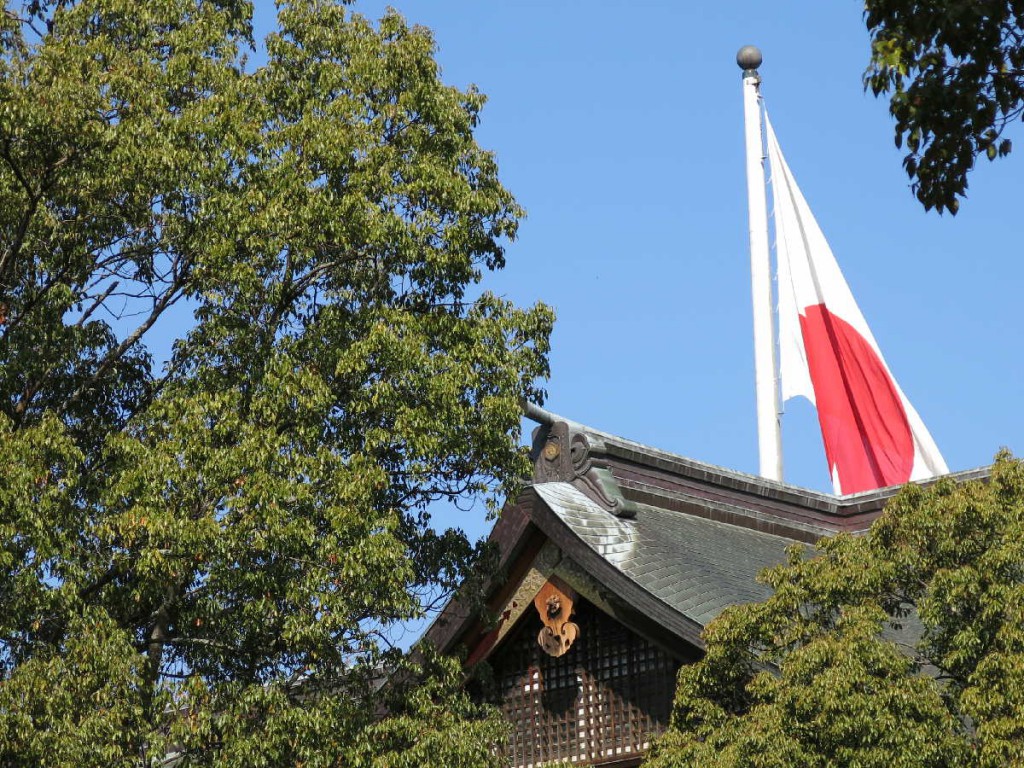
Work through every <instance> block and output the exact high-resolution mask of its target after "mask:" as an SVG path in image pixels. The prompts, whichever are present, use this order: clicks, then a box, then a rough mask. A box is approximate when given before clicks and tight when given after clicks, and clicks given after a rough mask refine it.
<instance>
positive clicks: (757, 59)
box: [736, 45, 762, 72]
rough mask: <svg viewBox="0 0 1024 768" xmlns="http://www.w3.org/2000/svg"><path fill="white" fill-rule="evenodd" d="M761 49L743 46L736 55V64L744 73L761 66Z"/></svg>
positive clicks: (753, 46) (754, 46)
mask: <svg viewBox="0 0 1024 768" xmlns="http://www.w3.org/2000/svg"><path fill="white" fill-rule="evenodd" d="M761 61H762V59H761V49H760V48H758V47H757V46H756V45H744V46H743V47H742V48H740V50H739V51H738V52H737V54H736V63H737V64H739V65H740V69H742V70H743V71H744V72H748V71H750V70H756V69H757V68H758V67H760V66H761Z"/></svg>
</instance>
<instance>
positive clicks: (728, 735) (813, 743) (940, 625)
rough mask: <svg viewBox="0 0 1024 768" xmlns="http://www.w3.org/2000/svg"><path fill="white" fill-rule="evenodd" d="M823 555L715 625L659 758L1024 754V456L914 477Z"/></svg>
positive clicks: (866, 761) (775, 577) (684, 676)
mask: <svg viewBox="0 0 1024 768" xmlns="http://www.w3.org/2000/svg"><path fill="white" fill-rule="evenodd" d="M808 554H809V553H808V552H806V551H805V550H804V549H803V548H794V549H793V550H792V551H791V553H790V559H789V562H788V563H787V564H785V565H782V566H779V567H777V568H774V569H770V570H768V571H767V572H766V573H765V574H764V577H763V578H764V579H765V580H766V582H767V583H768V584H770V585H771V586H772V587H773V588H774V590H775V592H774V594H773V596H772V597H771V598H769V599H768V600H767V601H765V602H764V603H761V604H752V605H745V606H739V607H735V608H732V609H729V610H728V611H726V612H725V613H723V614H722V616H721V617H719V619H718V620H716V621H715V622H713V623H712V624H711V625H709V627H708V628H707V631H706V640H707V655H706V656H705V657H704V659H702V660H701V661H700V662H699V663H697V664H694V665H692V666H688V667H684V668H683V669H682V670H681V671H680V675H679V687H678V690H677V694H676V700H675V705H674V710H673V715H672V723H671V727H670V730H669V732H668V734H667V735H666V736H665V737H664V739H663V740H662V741H661V742H660V743H659V744H658V745H657V747H656V749H655V751H654V754H653V757H652V759H651V760H650V761H649V762H648V763H647V765H650V766H654V767H655V768H669V767H670V766H690V765H693V766H697V765H699V766H712V767H714V766H721V767H722V768H724V767H725V766H729V767H730V768H739V766H749V767H750V768H753V767H754V766H757V767H759V768H765V767H768V766H780V767H781V766H794V765H800V766H822V767H823V768H824V766H840V767H842V766H850V767H851V768H852V766H858V767H861V768H873V767H876V766H877V768H883V767H884V768H911V767H914V768H925V767H929V768H933V767H938V766H977V767H979V768H981V767H984V768H996V766H1006V765H1020V764H1022V763H1024V464H1022V463H1021V462H1020V461H1017V460H1014V459H1011V458H1010V457H1009V456H1008V455H1006V454H1001V455H1000V456H999V457H997V460H996V463H995V466H994V467H993V468H992V475H991V480H990V482H988V483H985V482H980V481H977V482H968V483H963V484H959V485H958V484H956V483H954V482H952V481H951V480H948V479H947V480H940V481H939V482H938V483H936V484H935V485H934V486H933V487H931V488H929V489H927V490H922V489H921V488H920V487H917V486H908V487H907V488H905V489H903V490H902V491H901V492H900V493H899V495H898V496H896V497H895V498H894V499H893V500H892V501H891V502H890V504H889V506H888V507H887V509H886V511H885V513H884V515H883V516H882V517H881V518H880V519H879V520H878V521H877V522H876V523H875V524H874V525H873V526H872V528H871V530H870V531H869V533H868V534H867V535H865V536H863V537H852V536H849V535H839V536H836V537H835V538H830V539H824V540H822V541H821V542H820V543H819V544H818V545H817V551H816V553H814V554H815V556H814V557H808Z"/></svg>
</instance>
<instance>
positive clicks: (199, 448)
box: [0, 0, 552, 767]
mask: <svg viewBox="0 0 1024 768" xmlns="http://www.w3.org/2000/svg"><path fill="white" fill-rule="evenodd" d="M346 5H347V3H344V2H333V1H332V0H291V1H290V2H282V3H281V4H280V6H279V12H278V26H277V29H276V30H275V31H274V32H273V33H272V34H270V35H269V37H268V38H267V39H266V41H265V46H266V62H265V63H264V64H262V65H261V66H252V65H251V64H250V63H249V62H248V60H247V56H248V55H249V54H250V53H251V52H252V51H253V50H254V49H255V46H254V41H253V38H252V27H251V17H252V12H253V9H252V5H251V3H249V2H246V1H245V0H161V1H160V2H144V3H139V2H137V1H136V0H80V2H71V1H69V0H31V1H30V2H27V3H26V4H24V5H22V6H12V5H7V6H6V7H5V11H4V14H3V15H2V18H0V46H2V54H0V238H2V240H0V445H2V446H3V460H2V461H0V763H2V764H3V765H7V766H37V765H46V766H71V765H74V766H91V765H95V766H128V765H131V766H137V765H151V764H156V762H158V761H159V760H160V759H162V758H163V757H164V756H165V755H168V754H172V753H173V754H175V755H177V759H178V762H177V763H176V765H181V766H242V765H245V766H252V765H269V766H276V765H289V766H291V765H305V766H319V765H339V764H345V765H352V766H370V765H373V766H381V767H383V766H401V765H409V764H410V762H409V761H410V760H417V759H421V758H423V755H424V754H430V755H433V756H434V757H435V758H436V760H439V761H441V762H442V763H443V764H445V765H450V766H458V765H483V764H488V763H490V762H491V761H493V759H494V758H493V756H492V754H491V751H490V750H489V745H490V744H491V743H492V742H493V739H494V737H495V733H496V731H495V723H494V721H493V719H489V718H487V717H485V716H484V715H485V714H486V713H482V712H481V711H480V710H478V709H476V708H475V707H474V706H472V705H471V704H470V703H469V702H468V700H467V699H465V697H464V696H463V695H462V694H461V693H459V691H458V688H459V686H458V684H457V683H458V675H457V674H456V672H455V669H454V667H453V662H451V661H444V660H431V659H429V658H426V659H424V660H421V661H420V662H419V663H418V664H413V663H412V662H411V661H410V660H408V659H402V658H400V657H399V655H398V654H397V652H395V651H393V650H391V649H389V647H388V642H387V639H388V629H389V627H391V626H393V625H394V624H395V623H396V622H401V621H404V620H409V619H415V618H417V617H421V616H423V615H424V614H425V612H426V611H427V610H428V608H429V605H428V602H429V600H430V599H431V598H438V597H439V596H441V597H443V595H444V594H446V593H447V592H449V591H451V590H452V589H453V588H454V586H455V585H456V584H457V583H458V582H460V581H461V579H462V577H463V575H464V574H465V573H466V572H467V569H468V568H470V567H471V566H472V565H473V563H474V562H476V561H477V560H478V559H479V558H480V557H481V556H483V554H484V552H483V550H482V549H481V548H479V547H477V546H476V545H474V544H472V543H471V542H469V541H468V540H467V539H466V537H465V535H464V534H463V533H462V532H461V531H459V530H456V529H451V530H439V529H437V528H436V527H435V526H434V525H433V524H432V522H431V518H430V514H429V509H428V507H429V505H430V504H431V503H432V502H435V501H437V500H445V499H447V500H455V501H459V500H461V501H465V502H469V501H472V500H473V499H490V500H491V501H492V502H493V500H494V499H496V498H498V497H500V496H501V495H503V494H505V493H507V492H509V491H510V489H512V488H513V487H514V486H515V484H516V483H517V481H518V480H519V479H520V478H521V477H523V476H525V474H526V472H527V470H528V466H527V463H526V458H525V456H524V455H523V453H522V450H521V449H520V448H519V445H518V429H519V426H518V425H519V418H520V406H519V402H520V400H521V399H527V400H532V401H538V400H539V399H540V398H541V396H542V391H541V390H539V389H538V388H537V381H538V379H539V378H542V377H544V376H546V374H547V362H546V353H547V349H548V347H547V343H548V342H547V338H548V334H549V332H550V328H551V323H552V315H551V312H550V311H549V310H548V309H547V308H546V307H544V306H542V305H538V306H535V307H533V308H530V309H525V310H524V309H517V308H516V307H514V306H512V305H511V304H509V303H508V302H506V301H503V300H501V299H499V298H497V297H495V296H493V295H491V294H488V293H481V292H480V291H479V290H478V289H477V288H476V287H475V286H476V284H477V283H478V282H479V281H480V280H481V278H482V275H483V274H484V273H485V272H487V271H489V270H495V269H500V268H501V267H502V266H503V264H504V244H505V242H506V241H507V240H509V239H510V238H512V237H514V235H515V232H516V225H517V220H518V217H519V215H520V213H521V211H520V209H519V207H518V206H517V205H516V203H515V201H514V199H513V198H512V196H511V195H510V194H509V192H508V191H506V190H505V189H504V188H503V187H502V185H501V184H500V182H499V180H498V176H497V167H496V164H495V161H494V158H493V156H492V155H491V154H490V153H488V152H486V151H484V150H482V149H481V148H480V147H479V146H478V145H477V144H476V142H475V140H474V137H473V129H474V128H475V126H476V125H477V121H478V117H479V112H480V109H481V107H482V106H483V103H484V98H483V96H482V95H481V94H480V93H478V92H477V91H475V90H473V89H470V90H468V91H459V90H457V89H455V88H452V87H449V86H447V85H445V84H443V82H442V81H441V80H440V75H439V70H438V66H437V64H436V62H435V60H434V57H433V54H434V43H433V40H432V38H431V35H430V33H429V32H428V31H427V30H425V29H422V28H419V27H416V28H410V27H408V26H407V25H406V24H405V23H404V22H403V20H402V19H401V18H400V17H399V16H398V15H396V14H395V13H388V14H387V15H386V16H385V17H384V18H383V19H381V20H380V22H379V23H378V24H377V25H374V24H371V23H370V22H368V21H366V20H364V19H363V18H361V17H360V16H358V15H356V14H354V13H351V12H350V11H349V9H348V8H347V7H346ZM169 330H170V331H172V332H174V335H175V337H176V340H175V341H174V342H173V349H172V351H171V352H170V353H169V359H168V360H167V362H166V364H165V365H162V366H161V365H160V364H159V363H158V362H156V361H157V360H158V356H155V355H154V353H153V351H152V345H153V343H154V339H155V340H156V343H158V344H159V341H160V339H161V338H162V336H161V334H163V335H166V334H168V332H169ZM154 334H156V335H154ZM396 668H397V669H399V671H398V672H395V673H394V674H393V676H392V678H391V682H390V683H389V685H387V686H385V687H384V688H383V689H381V676H382V674H383V673H382V670H383V669H387V670H388V671H389V672H390V671H392V670H393V669H396ZM414 673H415V674H414ZM421 673H422V675H425V676H426V681H425V682H422V683H421V677H422V675H421ZM385 697H389V698H387V700H386V701H385V700H384V699H385ZM383 711H388V712H390V715H391V716H390V717H389V718H386V719H384V720H381V719H380V714H381V712H383ZM413 736H415V740H416V741H417V742H418V743H419V744H420V747H418V749H420V752H415V751H409V748H410V743H411V740H413ZM423 750H427V751H428V752H426V753H425V752H423ZM417 755H419V758H417V757H416V756H417ZM420 762H429V760H420Z"/></svg>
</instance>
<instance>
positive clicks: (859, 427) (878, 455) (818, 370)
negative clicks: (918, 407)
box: [800, 304, 914, 494]
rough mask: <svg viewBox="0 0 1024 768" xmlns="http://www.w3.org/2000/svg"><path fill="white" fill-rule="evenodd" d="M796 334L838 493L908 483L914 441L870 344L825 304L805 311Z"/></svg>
mask: <svg viewBox="0 0 1024 768" xmlns="http://www.w3.org/2000/svg"><path fill="white" fill-rule="evenodd" d="M800 330H801V333H802V335H803V340H804V349H805V350H806V351H807V364H808V367H809V368H810V374H811V383H812V384H813V385H814V399H815V401H816V407H817V410H818V422H819V423H820V425H821V436H822V438H823V439H824V441H825V455H826V457H827V458H828V466H829V470H830V472H833V471H834V470H833V468H835V467H837V468H838V474H839V481H840V484H841V488H842V492H843V493H844V494H846V493H857V492H858V491H868V490H872V489H874V488H881V487H884V486H887V485H898V484H900V483H905V482H907V481H908V480H910V474H911V471H912V470H913V467H914V441H913V436H912V434H911V431H910V424H909V422H908V421H907V414H906V411H905V410H904V408H903V403H902V402H901V400H900V395H899V392H898V391H897V389H896V385H895V383H894V382H893V380H892V377H891V376H890V375H889V372H888V371H887V370H886V368H885V364H884V363H883V362H882V360H881V359H880V358H879V356H878V353H877V352H875V350H874V349H873V348H872V347H871V344H870V343H868V341H867V340H866V339H865V338H864V337H863V336H862V335H861V334H860V333H858V332H857V331H856V330H855V329H854V328H853V326H851V325H850V324H849V323H847V322H846V321H845V320H843V319H842V318H840V317H838V316H836V315H834V314H832V313H831V312H829V311H828V309H826V307H825V305H824V304H815V305H813V306H810V307H806V308H805V310H804V312H803V313H801V315H800Z"/></svg>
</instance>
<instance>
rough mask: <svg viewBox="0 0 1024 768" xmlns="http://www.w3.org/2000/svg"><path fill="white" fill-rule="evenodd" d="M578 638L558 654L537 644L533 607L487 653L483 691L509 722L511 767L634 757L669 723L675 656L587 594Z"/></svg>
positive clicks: (599, 762) (578, 621)
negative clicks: (488, 669)
mask: <svg viewBox="0 0 1024 768" xmlns="http://www.w3.org/2000/svg"><path fill="white" fill-rule="evenodd" d="M574 621H575V623H576V624H577V625H578V626H579V629H580V634H579V638H578V639H577V640H576V642H575V643H574V644H573V646H572V647H571V648H570V649H569V651H568V652H567V653H565V654H564V655H563V656H561V657H558V658H553V657H551V656H548V655H547V654H545V653H544V652H543V651H542V650H541V648H540V647H539V646H538V644H537V633H538V632H539V631H540V628H541V626H542V625H541V622H540V618H539V617H538V616H537V614H536V611H531V612H530V613H529V614H528V615H527V616H524V617H523V619H522V620H521V624H520V626H518V627H516V629H515V630H513V632H512V634H511V635H510V636H509V637H508V638H507V640H506V641H505V642H504V643H503V644H502V647H501V648H500V649H498V651H497V652H496V653H495V654H494V655H492V656H491V658H490V659H489V663H490V667H491V672H492V675H493V679H492V683H491V684H490V685H489V686H488V687H489V691H488V693H487V694H486V695H487V698H489V699H490V700H491V701H492V702H493V703H495V704H497V705H498V706H499V707H500V708H501V710H502V711H503V713H504V714H505V717H506V718H508V720H509V721H510V723H511V725H512V731H513V732H512V736H511V738H510V740H509V743H508V745H507V750H508V752H507V754H508V757H509V758H510V762H511V765H513V766H516V768H519V767H525V766H538V765H543V764H547V763H551V762H565V763H572V764H575V765H604V764H611V763H624V762H632V760H631V758H636V757H638V756H639V755H642V754H643V753H644V752H646V750H647V748H648V747H649V745H650V742H651V741H652V740H653V739H654V738H655V737H656V736H657V735H658V734H660V733H661V732H662V731H663V730H664V729H665V727H666V725H667V723H668V716H669V712H670V710H671V705H672V696H673V693H674V690H675V678H676V671H677V670H678V668H679V662H678V661H677V660H675V659H674V658H673V657H672V656H670V655H669V654H668V653H666V652H665V651H664V650H662V649H661V648H659V647H658V646H656V645H654V644H652V643H650V642H648V641H647V640H645V639H644V638H642V637H640V636H639V635H637V634H636V633H634V632H632V631H631V630H629V629H628V628H627V627H625V626H623V625H622V624H620V623H619V622H618V621H616V620H615V619H613V618H611V617H609V616H607V615H605V614H604V613H602V612H600V611H599V610H597V609H596V608H595V607H594V606H592V605H591V604H590V603H588V602H587V601H586V600H582V599H581V600H580V602H579V604H578V605H577V608H576V616H575V618H574Z"/></svg>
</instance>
